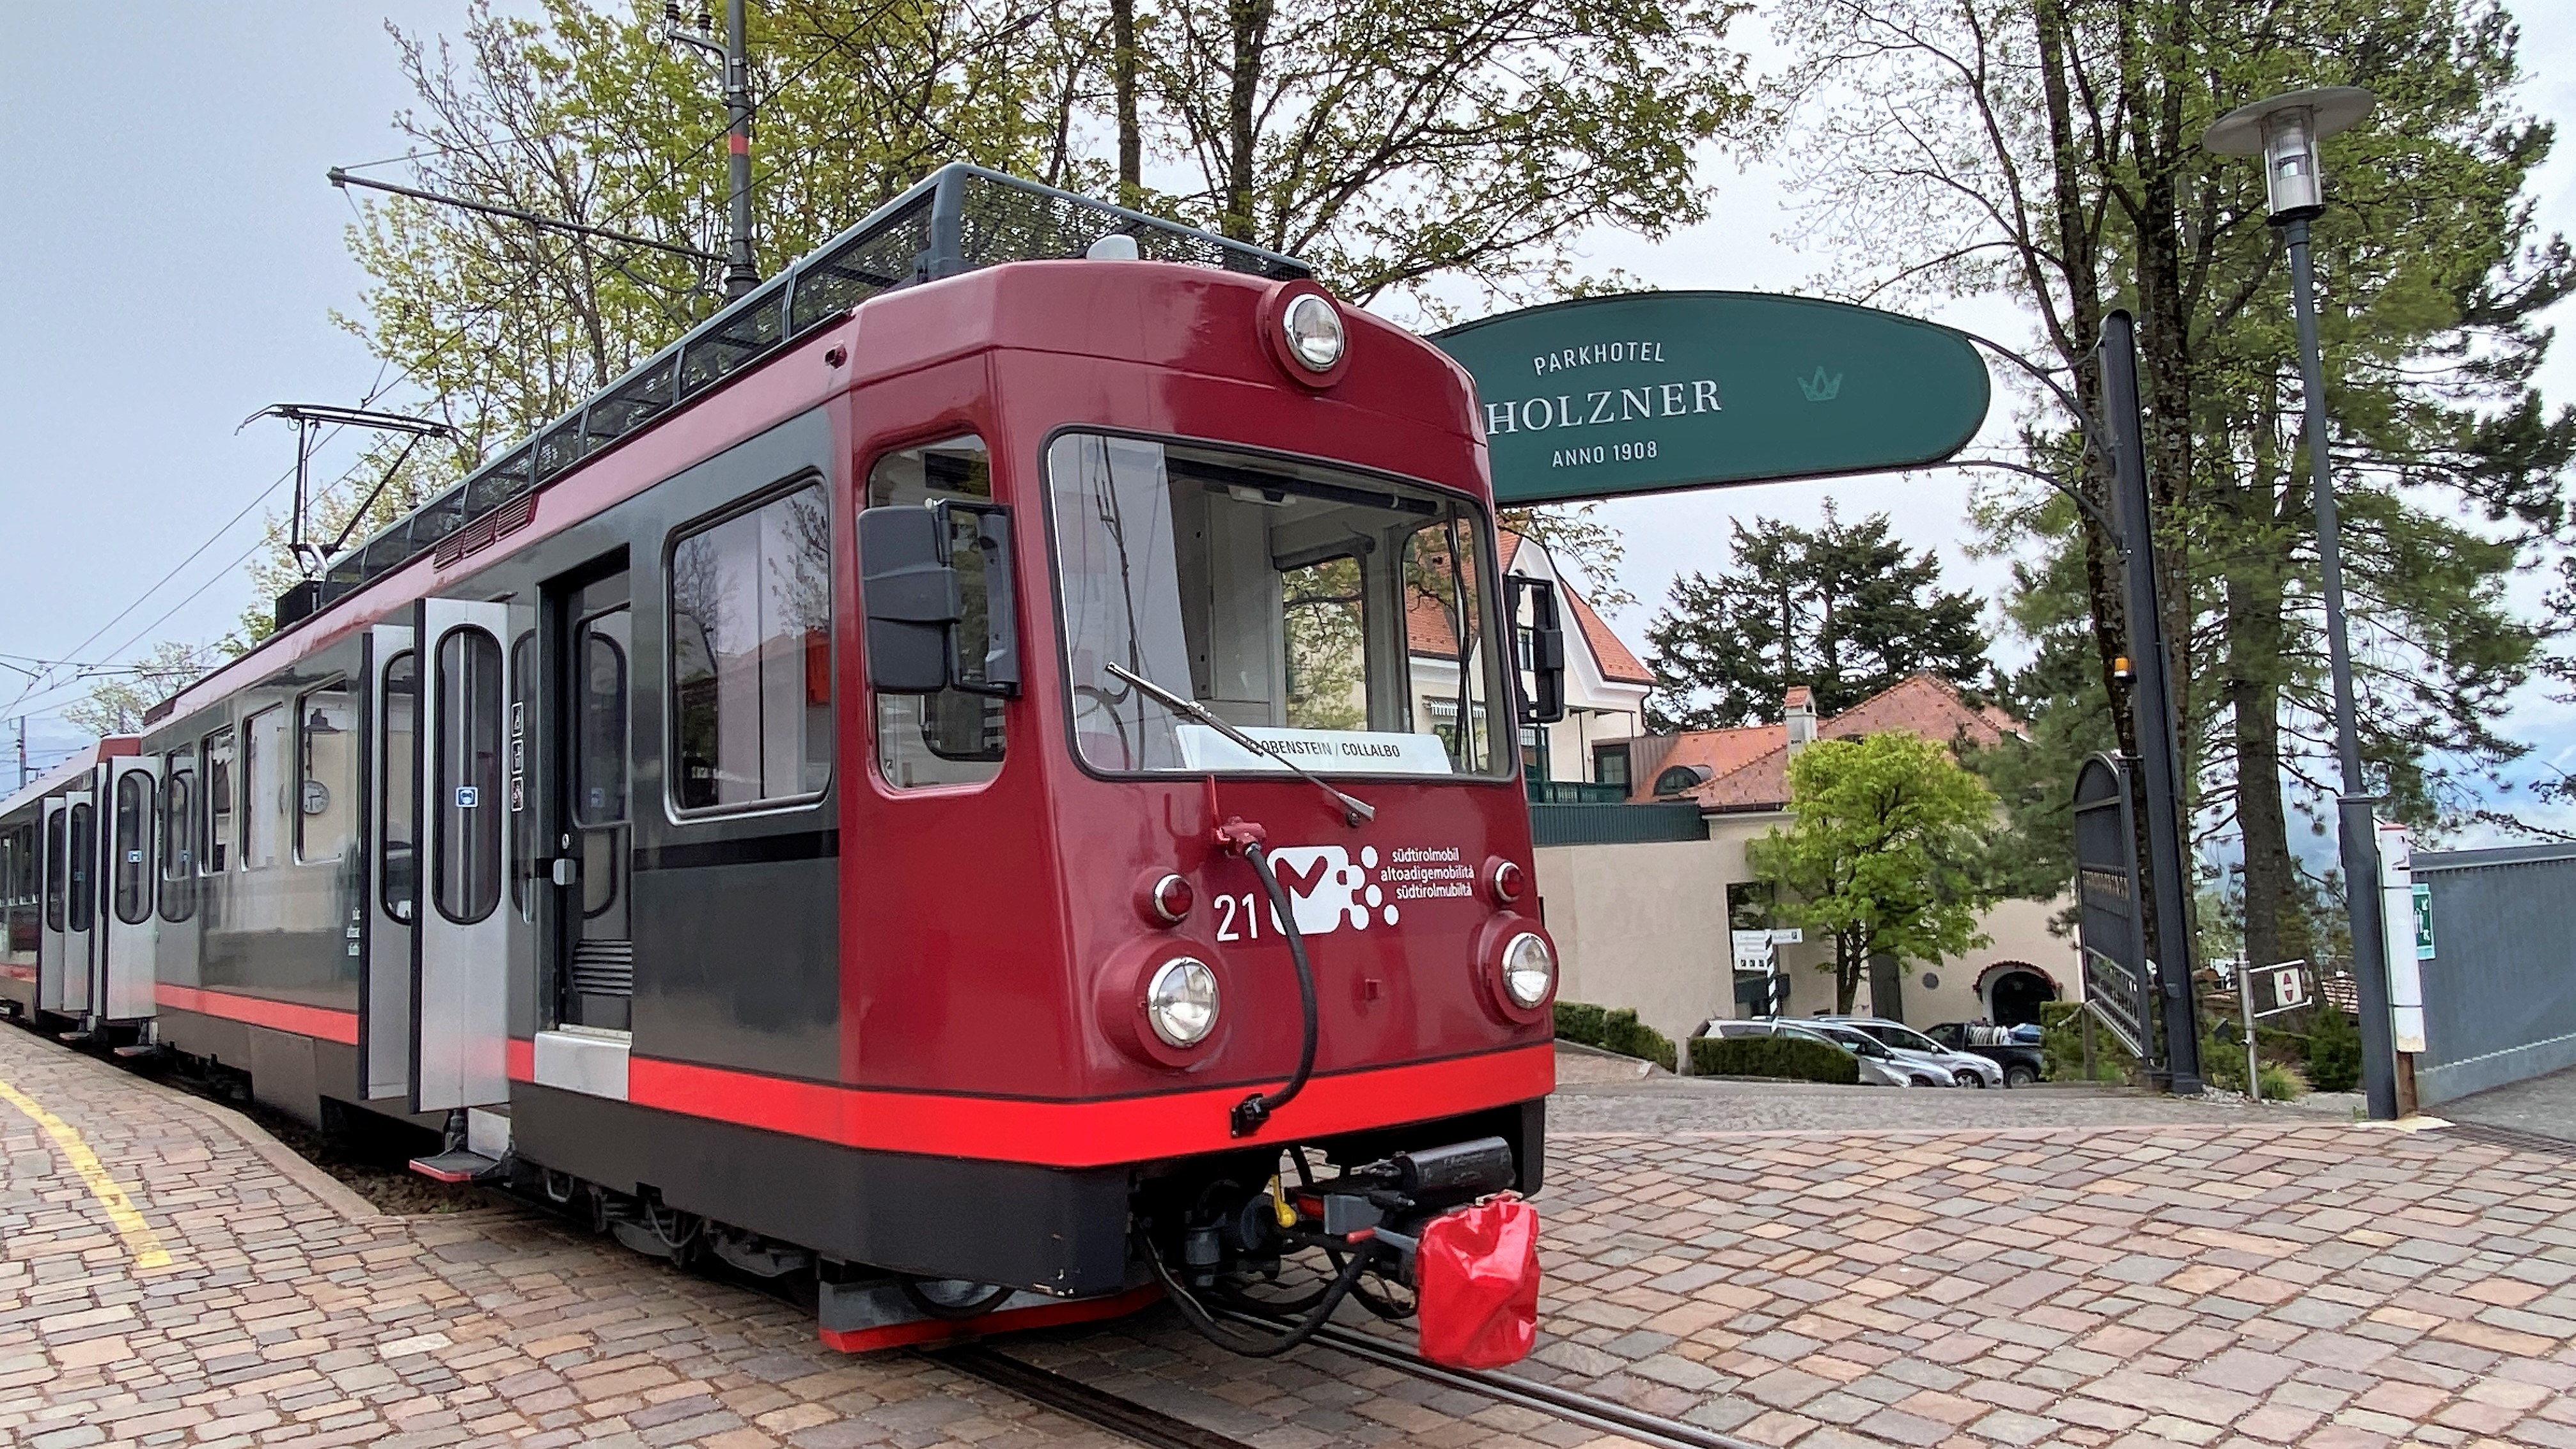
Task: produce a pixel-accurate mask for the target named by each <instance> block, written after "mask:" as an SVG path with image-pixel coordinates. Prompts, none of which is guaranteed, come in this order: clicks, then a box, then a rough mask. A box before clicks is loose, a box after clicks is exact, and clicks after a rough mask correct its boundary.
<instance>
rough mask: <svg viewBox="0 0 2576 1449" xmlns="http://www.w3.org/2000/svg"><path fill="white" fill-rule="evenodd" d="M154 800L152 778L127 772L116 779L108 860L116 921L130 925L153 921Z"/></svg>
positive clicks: (141, 773)
mask: <svg viewBox="0 0 2576 1449" xmlns="http://www.w3.org/2000/svg"><path fill="white" fill-rule="evenodd" d="M152 797H153V790H152V777H151V776H150V775H148V774H146V773H144V772H143V771H141V770H128V771H126V772H125V773H124V774H122V775H119V776H117V779H116V795H115V798H114V805H115V814H114V817H113V820H114V824H115V833H114V835H113V836H112V837H111V838H110V840H109V849H111V850H112V851H114V852H115V853H114V854H113V855H112V856H110V857H109V861H108V883H109V889H110V890H111V892H112V893H113V895H114V898H115V906H116V918H117V919H118V920H120V921H123V922H124V923H125V924H127V925H129V926H139V925H142V924H143V923H144V922H145V921H148V920H150V919H152V814H153V809H154V806H155V805H156V803H157V802H156V801H155V800H154V799H153V798H152Z"/></svg>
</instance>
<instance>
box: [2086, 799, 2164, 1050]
mask: <svg viewBox="0 0 2576 1449" xmlns="http://www.w3.org/2000/svg"><path fill="white" fill-rule="evenodd" d="M2137 840H2138V836H2137V828H2136V819H2135V816H2134V815H2133V814H2132V812H2131V810H2130V808H2129V774H2128V771H2127V770H2125V769H2123V768H2122V767H2121V764H2120V762H2119V760H2117V759H2115V758H2114V757H2112V756H2110V755H2095V756H2093V757H2092V758H2090V759H2088V760H2086V761H2085V762H2084V764H2083V766H2082V768H2080V769H2078V770H2077V771H2076V772H2075V871H2076V891H2075V901H2076V936H2077V939H2078V941H2079V942H2080V943H2081V944H2082V946H2083V962H2084V1004H2085V1008H2086V1009H2087V1010H2089V1011H2091V1012H2092V1013H2093V1014H2094V1016H2096V1017H2097V1018H2099V1019H2100V1020H2101V1022H2102V1024H2103V1025H2104V1026H2106V1027H2108V1028H2110V1030H2111V1034H2112V1035H2113V1036H2116V1037H2118V1038H2119V1039H2120V1044H2121V1045H2122V1046H2125V1047H2127V1048H2128V1049H2129V1050H2130V1052H2131V1053H2133V1054H2135V1055H2136V1056H2138V1057H2140V1058H2145V1057H2147V1056H2148V1055H2149V1053H2148V1050H2147V1048H2148V1044H2149V1042H2150V1041H2151V1040H2152V1037H2153V1031H2152V1030H2151V1028H2150V1027H2149V1025H2148V1023H2149V1022H2150V1021H2151V1020H2152V1018H2151V1017H2150V1016H2149V1015H2148V1013H2147V989H2148V982H2149V981H2150V980H2151V979H2152V978H2153V976H2154V974H2155V968H2154V967H2153V965H2152V964H2150V963H2149V962H2148V960H2147V939H2146V918H2145V916H2144V915H2143V914H2142V913H2143V911H2144V909H2145V903H2144V902H2143V901H2142V900H2141V899H2140V896H2139V890H2138V846H2137Z"/></svg>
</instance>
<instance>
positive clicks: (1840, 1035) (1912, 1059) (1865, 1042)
mask: <svg viewBox="0 0 2576 1449" xmlns="http://www.w3.org/2000/svg"><path fill="white" fill-rule="evenodd" d="M1798 1024H1799V1025H1801V1026H1803V1027H1805V1028H1807V1029H1808V1030H1809V1031H1812V1032H1815V1033H1817V1034H1819V1035H1821V1036H1823V1037H1825V1038H1826V1039H1827V1040H1829V1041H1833V1042H1836V1043H1839V1044H1841V1045H1844V1046H1848V1047H1850V1048H1851V1049H1852V1050H1853V1051H1855V1052H1858V1053H1859V1054H1860V1055H1861V1056H1863V1057H1873V1056H1877V1055H1878V1054H1879V1053H1881V1052H1884V1053H1886V1057H1885V1058H1884V1060H1885V1061H1886V1062H1887V1064H1888V1065H1889V1066H1890V1067H1892V1068H1894V1069H1895V1070H1897V1071H1900V1072H1903V1073H1905V1074H1906V1076H1907V1078H1908V1079H1909V1080H1910V1083H1911V1085H1913V1086H1917V1087H1955V1086H1957V1085H1959V1074H1958V1073H1957V1072H1955V1071H1953V1070H1951V1069H1950V1068H1949V1067H1947V1066H1944V1065H1942V1064H1941V1063H1940V1062H1938V1061H1935V1060H1934V1059H1933V1058H1931V1057H1930V1056H1927V1055H1925V1054H1924V1053H1921V1052H1914V1051H1900V1050H1898V1049H1897V1048H1896V1047H1893V1046H1890V1045H1889V1044H1888V1043H1886V1042H1884V1041H1881V1040H1879V1038H1878V1037H1877V1036H1876V1035H1875V1034H1874V1033H1871V1032H1866V1031H1863V1030H1861V1029H1860V1028H1859V1027H1858V1026H1855V1025H1853V1024H1852V1023H1851V1022H1849V1021H1838V1020H1835V1019H1833V1018H1831V1017H1816V1018H1810V1019H1809V1020H1806V1021H1803V1022H1800V1023H1798ZM1977 1085H1979V1086H1984V1085H1985V1083H1984V1081H1983V1080H1980V1081H1979V1082H1978V1083H1977Z"/></svg>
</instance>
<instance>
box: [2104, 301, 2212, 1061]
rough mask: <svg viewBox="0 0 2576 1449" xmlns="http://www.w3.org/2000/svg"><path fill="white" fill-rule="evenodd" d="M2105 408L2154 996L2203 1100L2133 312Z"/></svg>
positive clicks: (2120, 317)
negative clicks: (2143, 811)
mask: <svg viewBox="0 0 2576 1449" xmlns="http://www.w3.org/2000/svg"><path fill="white" fill-rule="evenodd" d="M2097 350H2098V353H2099V356H2100V360H2101V364H2102V406H2103V410H2104V411H2106V412H2107V413H2109V414H2110V418H2109V423H2110V427H2109V430H2108V431H2109V433H2110V436H2109V437H2108V438H2106V439H2103V440H2102V441H2104V442H2106V443H2108V444H2109V445H2110V452H2111V463H2112V469H2111V491H2112V495H2113V498H2114V502H2115V508H2114V511H2115V512H2116V513H2117V514H2118V516H2119V519H2120V532H2121V533H2122V534H2123V535H2125V536H2126V538H2127V540H2128V544H2129V559H2128V568H2127V569H2126V570H2125V571H2124V572H2125V574H2126V581H2127V584H2128V591H2127V598H2128V613H2129V669H2130V671H2131V674H2130V677H2131V679H2132V680H2133V683H2132V684H2131V686H2130V689H2129V706H2130V712H2131V714H2132V716H2133V717H2134V718H2135V720H2136V722H2137V730H2138V766H2139V769H2138V779H2139V782H2140V786H2141V789H2140V793H2141V794H2143V795H2144V796H2145V797H2146V805H2147V856H2148V858H2147V874H2148V882H2147V890H2148V894H2149V895H2150V896H2151V897H2153V900H2152V901H2151V905H2152V907H2153V909H2154V911H2155V921H2156V952H2157V960H2156V994H2157V996H2158V997H2159V998H2160V999H2161V1001H2162V1003H2163V1006H2162V1010H2163V1015H2164V1024H2165V1072H2166V1074H2167V1077H2168V1080H2169V1086H2170V1089H2171V1090H2172V1091H2173V1092H2174V1093H2175V1094H2177V1095H2179V1096H2186V1097H2188V1096H2196V1095H2198V1094H2199V1092H2200V1087H2201V1082H2200V1025H2199V1011H2198V1006H2199V1003H2198V1002H2197V1001H2196V1000H2194V998H2193V995H2192V969H2191V968H2192V959H2191V958H2192V940H2191V926H2190V919H2191V918H2190V916H2189V915H2188V914H2186V912H2185V908H2184V895H2183V888H2184V887H2183V882H2184V881H2185V880H2186V879H2187V877H2185V876H2184V874H2183V858H2182V819H2181V815H2182V799H2183V793H2182V768H2181V764H2182V762H2181V752H2180V749H2179V747H2178V741H2179V739H2180V734H2179V732H2178V731H2177V730H2176V729H2175V727H2174V708H2173V691H2172V688H2171V686H2170V685H2169V683H2168V682H2167V680H2166V677H2165V664H2166V660H2167V655H2166V653H2165V626H2164V611H2163V610H2162V609H2161V608H2159V607H2158V606H2157V602H2156V592H2157V589H2156V534H2155V526H2154V514H2153V511H2152V509H2151V508H2150V507H2149V504H2148V498H2147V449H2146V430H2145V428H2144V426H2143V425H2142V424H2141V423H2140V422H2139V418H2138V345H2137V332H2136V327H2135V324H2134V323H2132V322H2131V321H2130V319H2129V314H2128V313H2126V312H2113V313H2112V314H2111V315H2110V316H2108V317H2105V318H2103V319H2102V341H2101V343H2100V344H2099V347H2098V349H2097Z"/></svg>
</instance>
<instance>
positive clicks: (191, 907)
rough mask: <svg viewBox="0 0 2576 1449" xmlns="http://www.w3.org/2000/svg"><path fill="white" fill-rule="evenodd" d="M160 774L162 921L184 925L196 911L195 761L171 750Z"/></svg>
mask: <svg viewBox="0 0 2576 1449" xmlns="http://www.w3.org/2000/svg"><path fill="white" fill-rule="evenodd" d="M161 773H162V775H163V777H164V781H165V783H164V784H163V785H162V786H161V919H163V920H165V921H184V920H186V919H188V918H189V917H190V916H192V915H195V914H196V911H197V757H196V754H195V752H193V751H190V750H174V751H172V752H171V753H170V755H169V756H168V757H167V758H166V759H165V760H164V761H163V762H162V768H161Z"/></svg>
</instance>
